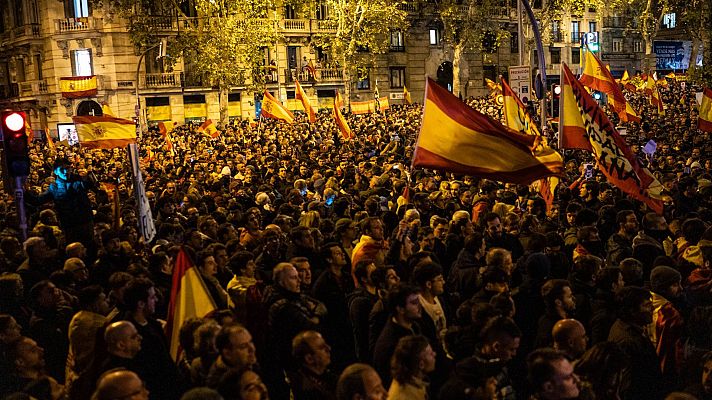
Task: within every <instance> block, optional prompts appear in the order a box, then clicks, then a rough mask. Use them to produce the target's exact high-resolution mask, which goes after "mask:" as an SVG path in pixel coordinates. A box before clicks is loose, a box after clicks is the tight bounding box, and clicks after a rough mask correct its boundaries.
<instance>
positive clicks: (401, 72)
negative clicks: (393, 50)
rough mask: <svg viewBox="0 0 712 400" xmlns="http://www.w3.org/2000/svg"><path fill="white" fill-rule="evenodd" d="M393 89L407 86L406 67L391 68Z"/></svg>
mask: <svg viewBox="0 0 712 400" xmlns="http://www.w3.org/2000/svg"><path fill="white" fill-rule="evenodd" d="M390 77H391V89H398V88H402V87H403V86H405V67H390Z"/></svg>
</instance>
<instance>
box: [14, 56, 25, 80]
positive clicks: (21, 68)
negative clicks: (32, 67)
mask: <svg viewBox="0 0 712 400" xmlns="http://www.w3.org/2000/svg"><path fill="white" fill-rule="evenodd" d="M26 80H27V77H26V76H25V59H24V58H16V59H15V82H25V81H26Z"/></svg>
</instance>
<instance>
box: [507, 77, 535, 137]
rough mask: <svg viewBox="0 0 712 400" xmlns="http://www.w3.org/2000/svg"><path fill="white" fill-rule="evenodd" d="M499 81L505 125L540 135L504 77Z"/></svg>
mask: <svg viewBox="0 0 712 400" xmlns="http://www.w3.org/2000/svg"><path fill="white" fill-rule="evenodd" d="M501 82H502V86H501V88H502V95H503V97H504V103H503V108H504V120H505V122H506V124H507V126H508V127H510V128H512V129H514V130H515V131H518V132H523V133H526V134H527V135H532V136H541V133H540V132H539V129H538V128H537V126H536V124H534V123H533V122H532V119H531V117H530V116H529V113H527V111H526V107H525V106H524V103H522V100H520V99H519V96H517V94H516V93H514V91H513V90H512V88H511V87H510V86H509V84H507V81H505V80H504V78H501ZM544 140H546V139H544Z"/></svg>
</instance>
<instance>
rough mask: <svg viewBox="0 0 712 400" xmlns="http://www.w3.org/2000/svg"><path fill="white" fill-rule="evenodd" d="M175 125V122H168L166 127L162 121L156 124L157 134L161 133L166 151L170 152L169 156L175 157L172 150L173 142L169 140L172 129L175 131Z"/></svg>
mask: <svg viewBox="0 0 712 400" xmlns="http://www.w3.org/2000/svg"><path fill="white" fill-rule="evenodd" d="M176 125H178V123H177V122H172V121H171V122H169V123H168V125H166V124H165V123H164V122H163V121H161V122H159V123H158V132H160V133H161V136H163V138H164V139H165V140H166V149H168V151H170V152H171V155H175V154H176V153H175V149H174V148H173V141H172V140H171V132H173V129H175V127H176Z"/></svg>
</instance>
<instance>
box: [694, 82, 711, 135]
mask: <svg viewBox="0 0 712 400" xmlns="http://www.w3.org/2000/svg"><path fill="white" fill-rule="evenodd" d="M697 127H698V128H699V129H700V130H701V131H705V132H712V89H710V88H705V90H703V91H702V103H701V104H700V115H699V117H698V119H697Z"/></svg>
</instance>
